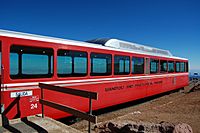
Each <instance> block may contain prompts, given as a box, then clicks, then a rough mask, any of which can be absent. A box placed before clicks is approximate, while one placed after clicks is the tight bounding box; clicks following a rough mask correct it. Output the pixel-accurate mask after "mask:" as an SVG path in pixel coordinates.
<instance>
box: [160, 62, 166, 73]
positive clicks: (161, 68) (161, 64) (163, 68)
mask: <svg viewBox="0 0 200 133" xmlns="http://www.w3.org/2000/svg"><path fill="white" fill-rule="evenodd" d="M160 72H167V61H165V60H160Z"/></svg>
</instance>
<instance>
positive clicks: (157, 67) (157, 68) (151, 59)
mask: <svg viewBox="0 0 200 133" xmlns="http://www.w3.org/2000/svg"><path fill="white" fill-rule="evenodd" d="M153 60H154V61H157V62H156V72H153V71H152V69H151V67H152V61H153ZM157 73H159V59H155V58H150V74H157Z"/></svg>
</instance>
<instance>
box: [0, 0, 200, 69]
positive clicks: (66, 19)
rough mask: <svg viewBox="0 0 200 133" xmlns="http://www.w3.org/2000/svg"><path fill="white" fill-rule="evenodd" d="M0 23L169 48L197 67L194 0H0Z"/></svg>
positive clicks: (199, 47) (199, 10)
mask: <svg viewBox="0 0 200 133" xmlns="http://www.w3.org/2000/svg"><path fill="white" fill-rule="evenodd" d="M0 29H6V30H14V31H21V32H28V33H33V34H40V35H47V36H54V37H61V38H66V39H73V40H80V41H85V40H89V39H94V38H99V37H101V38H102V37H103V38H104V37H108V38H118V39H122V40H126V41H130V42H137V43H140V44H146V45H149V46H153V47H158V48H162V49H168V50H170V51H171V52H172V54H173V55H175V56H180V57H185V58H188V59H189V60H190V68H191V69H199V72H200V59H199V57H200V1H199V0H0Z"/></svg>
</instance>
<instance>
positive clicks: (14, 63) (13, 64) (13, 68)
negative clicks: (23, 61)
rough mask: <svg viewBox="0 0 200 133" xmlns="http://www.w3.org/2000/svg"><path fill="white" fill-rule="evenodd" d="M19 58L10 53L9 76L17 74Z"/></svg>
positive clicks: (15, 54)
mask: <svg viewBox="0 0 200 133" xmlns="http://www.w3.org/2000/svg"><path fill="white" fill-rule="evenodd" d="M18 59H19V56H18V54H17V53H10V75H16V74H18V73H19V66H18V64H19V60H18Z"/></svg>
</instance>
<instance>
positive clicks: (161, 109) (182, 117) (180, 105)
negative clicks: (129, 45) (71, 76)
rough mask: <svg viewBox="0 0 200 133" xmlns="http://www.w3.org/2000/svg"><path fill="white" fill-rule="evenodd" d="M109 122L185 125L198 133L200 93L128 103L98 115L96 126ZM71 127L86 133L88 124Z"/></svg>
mask: <svg viewBox="0 0 200 133" xmlns="http://www.w3.org/2000/svg"><path fill="white" fill-rule="evenodd" d="M130 104H132V105H130ZM97 112H98V111H97ZM97 114H98V113H97ZM109 121H113V122H121V123H124V122H130V121H132V122H147V123H149V122H150V123H155V124H157V123H160V122H162V121H165V122H170V123H173V124H178V123H187V124H189V125H190V126H191V127H192V130H193V132H194V133H200V128H199V127H200V91H199V90H198V91H195V92H190V93H186V94H185V93H181V92H173V93H169V94H165V95H162V96H159V97H156V98H152V99H148V100H146V101H139V102H133V103H129V104H128V105H125V107H122V108H121V109H117V110H114V111H108V112H106V113H105V112H103V113H102V114H101V113H100V114H99V115H98V124H97V125H98V126H100V125H103V124H105V123H108V122H109ZM71 126H72V127H74V128H76V129H78V130H80V131H83V132H87V126H88V122H86V121H84V120H83V121H79V122H76V123H75V124H73V125H71ZM93 126H94V125H93Z"/></svg>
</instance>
